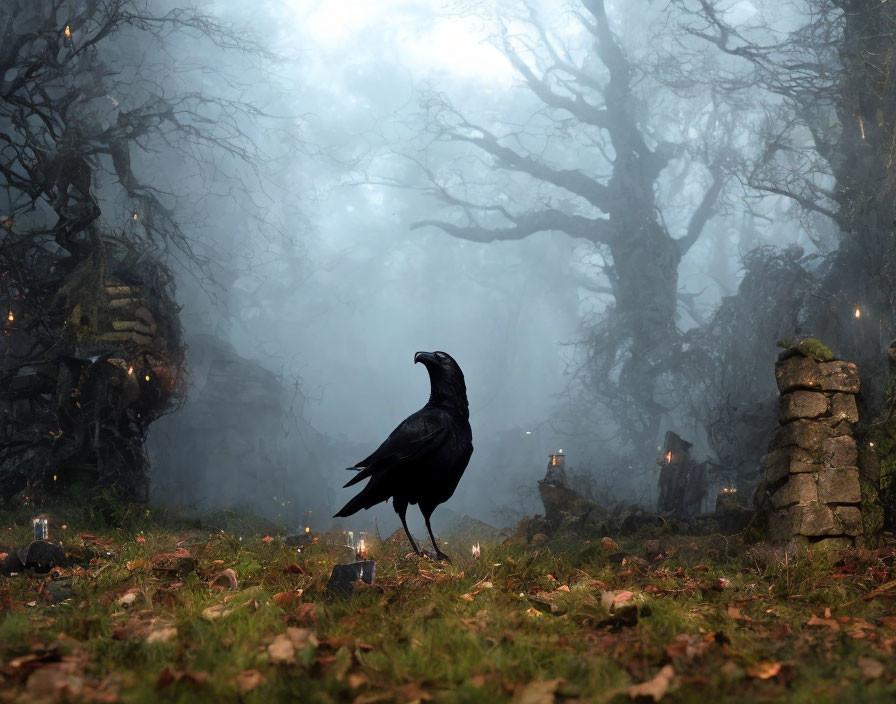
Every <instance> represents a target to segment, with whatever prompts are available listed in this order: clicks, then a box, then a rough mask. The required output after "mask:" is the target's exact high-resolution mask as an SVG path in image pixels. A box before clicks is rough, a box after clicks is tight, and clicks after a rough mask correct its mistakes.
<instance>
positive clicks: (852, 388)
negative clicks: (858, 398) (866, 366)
mask: <svg viewBox="0 0 896 704" xmlns="http://www.w3.org/2000/svg"><path fill="white" fill-rule="evenodd" d="M818 370H819V372H820V382H821V389H822V390H823V391H844V392H846V393H848V394H857V393H859V388H860V383H859V370H858V368H857V367H856V365H855V364H853V363H852V362H843V361H839V360H838V361H836V362H826V363H824V364H819V365H818Z"/></svg>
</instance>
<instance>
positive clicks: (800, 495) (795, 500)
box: [772, 473, 818, 508]
mask: <svg viewBox="0 0 896 704" xmlns="http://www.w3.org/2000/svg"><path fill="white" fill-rule="evenodd" d="M817 502H818V486H817V484H816V482H815V474H812V473H810V474H794V475H792V476H791V477H790V478H789V479H788V480H787V482H786V483H785V484H784V486H782V487H781V488H780V489H778V491H776V492H775V493H774V494H773V495H772V506H774V507H775V508H785V507H787V506H791V505H793V504H802V505H808V504H811V503H817Z"/></svg>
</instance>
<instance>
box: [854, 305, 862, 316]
mask: <svg viewBox="0 0 896 704" xmlns="http://www.w3.org/2000/svg"><path fill="white" fill-rule="evenodd" d="M855 316H856V317H857V318H861V317H862V309H861V308H859V307H858V306H856V312H855Z"/></svg>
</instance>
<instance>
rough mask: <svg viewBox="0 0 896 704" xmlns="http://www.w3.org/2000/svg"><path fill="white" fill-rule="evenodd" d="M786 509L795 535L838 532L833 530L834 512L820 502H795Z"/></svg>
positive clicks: (832, 533) (833, 533)
mask: <svg viewBox="0 0 896 704" xmlns="http://www.w3.org/2000/svg"><path fill="white" fill-rule="evenodd" d="M847 508H852V507H847ZM788 510H789V511H790V517H791V520H792V522H793V524H792V525H793V533H794V534H796V535H808V536H813V535H835V534H837V533H838V532H839V531H834V513H833V512H832V511H831V509H830V508H828V507H827V506H825V505H824V504H822V503H819V502H814V503H810V504H807V505H805V506H802V505H799V504H797V505H796V506H791V507H790V509H788ZM856 511H858V509H856Z"/></svg>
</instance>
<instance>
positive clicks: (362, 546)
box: [356, 538, 367, 560]
mask: <svg viewBox="0 0 896 704" xmlns="http://www.w3.org/2000/svg"><path fill="white" fill-rule="evenodd" d="M356 554H357V555H358V559H359V560H364V559H366V558H367V541H366V540H364V538H361V539H360V540H359V541H358V550H357V553H356Z"/></svg>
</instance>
